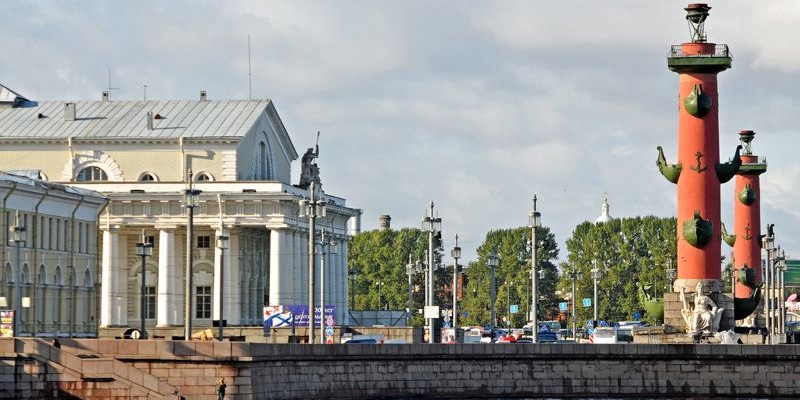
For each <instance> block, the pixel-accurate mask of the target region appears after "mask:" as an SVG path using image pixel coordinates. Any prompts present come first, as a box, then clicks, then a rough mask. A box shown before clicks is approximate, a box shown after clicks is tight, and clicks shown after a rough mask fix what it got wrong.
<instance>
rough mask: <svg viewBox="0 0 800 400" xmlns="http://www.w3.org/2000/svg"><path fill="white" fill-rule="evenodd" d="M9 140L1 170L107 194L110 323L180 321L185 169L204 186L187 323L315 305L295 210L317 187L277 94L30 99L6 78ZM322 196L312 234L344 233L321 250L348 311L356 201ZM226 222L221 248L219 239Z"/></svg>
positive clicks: (303, 230)
mask: <svg viewBox="0 0 800 400" xmlns="http://www.w3.org/2000/svg"><path fill="white" fill-rule="evenodd" d="M0 143H2V147H0V149H2V150H0V151H1V152H2V157H0V169H4V170H33V171H35V172H36V173H38V175H39V176H40V177H41V178H42V179H45V180H48V181H54V182H59V183H64V184H68V185H70V186H74V187H78V188H84V189H91V190H94V191H97V192H100V193H102V194H103V195H105V196H106V198H107V199H108V205H107V207H106V208H105V209H104V212H103V213H102V214H101V215H100V218H99V230H100V236H101V238H100V246H101V257H102V260H101V274H100V276H101V289H100V301H99V303H100V315H99V320H100V321H99V324H100V327H101V334H102V328H115V327H139V325H140V323H141V318H140V315H142V311H144V313H143V314H144V316H145V322H146V326H147V327H148V328H149V327H159V328H170V327H179V326H183V325H184V300H185V298H186V296H185V289H184V288H185V283H186V274H185V272H184V271H185V264H186V260H187V258H188V257H186V253H187V252H186V249H187V240H186V237H187V225H188V220H189V218H188V212H187V208H186V207H184V206H183V205H184V192H185V191H186V190H187V188H188V186H189V184H190V179H191V184H192V185H193V188H194V189H198V190H200V191H202V192H201V194H200V196H199V204H198V206H197V207H196V208H194V209H193V210H194V212H193V214H194V218H193V225H194V234H193V238H192V239H191V243H192V246H191V247H192V248H193V252H192V259H193V263H192V266H191V270H192V288H191V290H192V293H191V294H190V296H189V299H190V301H191V302H192V310H193V313H192V316H191V317H192V326H193V327H208V326H211V325H212V322H213V321H215V320H219V319H220V315H219V313H220V311H222V312H223V319H224V320H226V321H227V325H228V326H248V325H261V324H262V320H263V307H264V306H265V305H284V306H287V305H303V304H308V281H309V279H308V270H309V268H308V247H309V245H308V220H307V219H306V218H303V217H300V216H299V214H298V211H299V208H300V202H301V200H303V199H304V198H308V197H309V190H308V189H307V188H306V187H307V185H302V186H301V185H293V184H292V178H291V163H292V161H294V160H296V159H297V158H298V154H297V151H296V150H295V147H294V145H293V144H292V141H291V139H290V138H289V135H288V133H287V132H286V129H285V128H284V125H283V123H282V122H281V119H280V117H279V116H278V113H277V111H276V109H275V107H274V105H273V103H272V102H271V101H270V100H232V101H213V100H209V99H207V98H206V95H205V92H201V95H200V98H199V99H198V100H194V101H160V100H150V101H111V100H109V98H108V96H107V95H106V94H104V95H103V96H102V99H101V100H99V101H76V102H35V101H30V100H28V99H26V98H24V97H23V96H20V95H18V94H16V93H14V92H13V91H10V90H8V89H7V88H4V87H0ZM323 155H324V154H323ZM304 158H305V157H304ZM311 160H313V157H312V158H311ZM304 170H305V168H304ZM314 170H316V167H314ZM323 199H324V200H325V201H326V202H327V213H326V215H325V216H324V217H321V218H318V219H316V232H317V235H319V233H320V231H321V230H324V231H325V232H326V236H327V237H331V238H333V239H335V240H338V241H339V242H340V243H341V244H342V245H341V246H339V249H340V251H339V252H338V253H336V254H329V255H327V258H326V261H325V279H324V285H325V303H326V304H330V305H333V306H334V308H335V310H336V321H337V324H341V323H343V322H345V316H346V315H347V311H348V310H347V306H348V304H347V295H346V294H347V283H348V282H347V237H348V234H350V233H352V231H351V229H350V228H349V227H353V229H357V228H356V227H357V226H358V219H359V218H360V211H359V210H357V209H353V208H349V207H347V205H346V202H345V199H343V198H340V197H335V196H332V195H329V194H323ZM223 228H224V229H225V231H226V232H227V235H226V236H228V237H229V238H230V239H229V240H228V248H227V249H226V250H221V249H219V248H217V246H216V245H215V242H216V240H215V239H216V236H218V235H220V234H221V233H222V232H223V231H222V230H223ZM142 230H144V236H145V240H146V241H147V242H150V243H152V244H153V247H154V251H153V254H152V256H150V257H147V258H145V274H144V276H145V279H144V293H145V294H144V302H143V303H142V301H141V300H142V295H141V294H140V293H141V292H142V290H141V288H142V276H143V274H142V267H141V265H142V259H141V257H139V256H137V251H136V244H137V243H139V242H141V236H142ZM319 270H320V269H319V268H317V276H316V278H315V282H316V284H317V285H316V287H317V288H319V282H320V276H319ZM220 278H222V279H220ZM316 297H317V299H319V294H317V295H316ZM141 304H144V309H142V307H141ZM220 305H221V307H220Z"/></svg>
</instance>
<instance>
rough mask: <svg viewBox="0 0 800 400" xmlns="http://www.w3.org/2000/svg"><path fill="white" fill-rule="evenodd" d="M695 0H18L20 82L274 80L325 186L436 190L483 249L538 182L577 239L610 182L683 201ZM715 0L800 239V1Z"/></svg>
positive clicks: (401, 220)
mask: <svg viewBox="0 0 800 400" xmlns="http://www.w3.org/2000/svg"><path fill="white" fill-rule="evenodd" d="M686 4H687V1H682V2H681V1H672V0H670V1H658V2H655V1H633V0H614V1H611V0H591V1H590V0H585V1H577V0H573V1H538V0H529V1H505V0H504V1H488V0H487V1H470V0H460V1H434V2H431V1H414V0H411V1H379V0H375V1H366V0H365V1H345V0H337V1H262V0H258V1H256V0H254V1H239V0H227V1H200V0H194V1H168V2H167V1H158V2H157V1H114V2H99V1H88V0H86V1H64V0H59V1H47V0H45V1H36V2H20V1H12V0H0V12H1V13H2V15H4V16H5V18H4V23H3V24H2V26H0V33H2V37H3V38H4V39H3V40H2V41H0V51H2V54H3V57H2V58H3V62H2V63H0V84H3V85H5V86H7V87H9V88H11V89H12V90H15V91H16V92H18V93H20V94H22V95H23V96H26V97H27V98H29V99H32V100H91V99H98V100H99V99H100V95H101V92H102V90H104V89H106V88H107V87H109V76H110V79H111V85H110V86H111V87H112V88H113V89H112V90H111V98H112V100H113V99H125V100H131V99H142V98H143V97H144V96H145V90H146V95H147V98H148V99H169V100H176V99H197V98H198V96H199V92H200V90H206V91H207V92H208V96H209V98H210V99H221V100H229V99H247V98H248V97H250V92H252V98H269V99H272V100H273V101H274V103H275V105H276V107H277V110H278V113H279V114H280V116H281V118H282V120H283V123H284V125H285V126H286V128H287V130H288V131H289V134H290V136H291V138H292V140H293V142H294V145H295V147H296V148H297V150H298V153H300V154H302V153H303V152H304V151H305V149H306V148H308V147H311V146H313V144H314V140H315V137H316V132H317V131H320V132H321V136H320V158H319V159H318V160H317V162H318V165H319V167H320V170H321V177H322V181H323V186H324V189H325V190H326V192H328V193H330V194H333V195H336V196H341V197H344V198H346V199H347V201H348V205H349V206H350V207H354V208H360V209H363V217H362V229H363V230H369V229H375V228H376V227H377V226H378V217H379V215H381V214H389V215H391V217H392V227H393V228H402V227H419V226H420V220H421V219H422V218H423V217H424V216H425V212H426V209H427V207H428V204H429V203H430V202H431V201H433V202H434V203H435V210H436V212H437V214H438V215H439V217H441V218H442V221H443V222H442V225H443V236H444V238H445V246H446V247H448V248H449V247H450V246H452V245H453V236H454V235H455V234H458V235H459V238H460V240H459V243H460V245H461V247H462V248H463V249H464V256H465V258H466V260H467V261H469V260H470V259H472V258H474V256H475V248H476V247H477V246H479V245H480V244H481V242H482V241H483V239H484V237H485V234H486V232H488V231H489V230H492V229H501V228H512V227H518V226H525V225H527V223H528V213H529V212H530V210H531V208H532V204H531V203H532V202H531V198H532V196H533V194H534V193H535V194H536V195H537V196H538V199H539V200H538V204H537V207H538V210H539V211H540V212H541V214H542V221H543V224H544V225H545V226H547V227H549V228H550V229H551V230H552V231H553V232H554V233H555V235H556V238H557V239H558V241H559V246H560V248H561V255H560V258H561V259H565V258H566V249H565V248H564V241H565V240H566V239H567V238H568V237H569V236H570V234H571V233H572V231H573V229H574V228H575V226H576V225H578V224H580V223H581V222H583V221H585V220H591V221H594V220H595V219H596V218H597V217H598V216H599V214H600V210H601V205H602V202H603V198H604V196H605V195H606V194H607V195H608V199H609V203H610V205H611V215H612V216H614V217H634V216H640V215H657V216H663V217H669V216H674V215H675V213H676V209H677V200H676V187H675V186H674V185H673V184H671V183H669V182H667V181H666V180H665V179H664V178H662V177H661V175H660V174H659V173H658V170H657V168H656V166H655V160H656V157H657V152H656V146H659V145H661V146H663V147H664V150H665V153H666V155H667V159H668V160H670V161H671V162H675V160H676V157H677V155H676V152H677V107H676V98H677V96H676V95H677V90H678V76H677V74H675V73H673V72H671V71H669V70H668V69H667V65H666V56H667V52H668V50H669V48H670V45H673V44H679V43H682V42H685V41H689V30H688V27H687V23H686V21H685V11H684V10H683V8H684V7H685V6H686ZM709 5H711V6H712V10H711V16H710V17H709V19H708V21H707V22H706V33H707V34H708V38H709V41H711V42H716V43H726V44H728V45H729V46H730V49H731V52H732V54H733V68H732V69H730V70H728V71H725V72H723V73H721V74H720V77H719V99H718V101H719V109H720V112H719V115H720V154H721V156H722V158H723V160H724V159H727V157H730V156H732V155H733V151H734V148H735V146H736V145H737V144H738V132H739V131H740V130H743V129H752V130H754V131H756V133H757V135H756V139H755V141H754V142H753V152H754V154H757V155H760V156H765V157H766V158H767V162H768V171H767V173H766V174H764V175H762V176H761V182H762V196H761V200H762V223H774V224H775V233H776V243H777V244H780V245H781V246H782V248H784V249H785V250H786V253H787V255H788V256H790V257H791V256H794V257H797V256H800V254H799V253H800V207H798V204H800V201H799V200H800V158H798V157H797V156H796V153H797V149H800V139H798V134H797V132H796V130H797V128H798V127H800V113H799V112H798V110H799V109H800V107H798V106H800V104H798V103H799V102H800V74H798V72H800V52H798V51H796V46H795V43H794V40H797V38H800V23H799V22H800V2H797V1H794V0H772V1H769V2H763V1H744V0H734V1H731V0H726V1H724V2H722V1H718V2H712V3H709ZM248 37H249V40H250V51H249V59H250V61H249V62H248ZM248 65H250V68H249V69H248ZM248 71H250V73H249V72H248ZM248 76H250V77H251V78H250V79H248ZM145 87H146V89H145ZM250 87H252V89H250ZM298 172H299V160H298V161H296V162H295V165H294V173H293V179H294V182H293V183H296V181H297V179H298V178H299V173H298ZM733 185H734V182H733V181H731V182H728V183H727V184H724V185H723V186H722V190H721V193H722V220H723V222H726V223H727V225H728V227H732V226H733V196H734V194H733V191H734V190H733ZM729 252H730V248H728V247H724V248H723V254H727V253H729Z"/></svg>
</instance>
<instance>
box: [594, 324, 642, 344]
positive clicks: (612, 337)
mask: <svg viewBox="0 0 800 400" xmlns="http://www.w3.org/2000/svg"><path fill="white" fill-rule="evenodd" d="M631 342H633V334H632V333H631V330H630V329H617V328H610V327H598V328H595V329H594V335H593V336H592V343H631Z"/></svg>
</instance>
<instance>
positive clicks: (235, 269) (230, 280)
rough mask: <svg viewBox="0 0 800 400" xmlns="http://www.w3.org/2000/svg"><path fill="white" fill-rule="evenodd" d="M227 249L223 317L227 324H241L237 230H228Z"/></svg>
mask: <svg viewBox="0 0 800 400" xmlns="http://www.w3.org/2000/svg"><path fill="white" fill-rule="evenodd" d="M228 235H229V238H230V239H228V250H226V251H225V265H224V267H225V286H224V287H225V293H224V296H225V315H224V317H225V319H226V320H228V325H229V326H234V325H241V324H242V285H241V281H242V276H241V275H242V268H241V265H240V261H241V257H240V254H241V241H240V240H239V239H240V237H241V236H239V231H238V230H234V229H231V230H230V231H229V232H228Z"/></svg>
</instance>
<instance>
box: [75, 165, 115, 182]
mask: <svg viewBox="0 0 800 400" xmlns="http://www.w3.org/2000/svg"><path fill="white" fill-rule="evenodd" d="M75 180H77V181H107V180H108V174H106V171H103V169H102V168H100V167H86V168H84V169H82V170H80V171H79V172H78V175H77V176H76V177H75Z"/></svg>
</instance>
